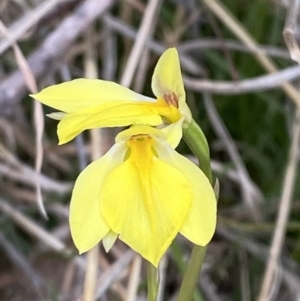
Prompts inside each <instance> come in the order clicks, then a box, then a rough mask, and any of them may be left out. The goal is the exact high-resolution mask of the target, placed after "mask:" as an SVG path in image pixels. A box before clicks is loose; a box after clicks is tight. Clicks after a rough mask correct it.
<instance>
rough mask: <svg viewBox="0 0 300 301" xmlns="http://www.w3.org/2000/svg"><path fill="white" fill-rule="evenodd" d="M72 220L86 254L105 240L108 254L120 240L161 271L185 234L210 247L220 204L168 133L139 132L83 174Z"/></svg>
mask: <svg viewBox="0 0 300 301" xmlns="http://www.w3.org/2000/svg"><path fill="white" fill-rule="evenodd" d="M70 214H71V217H70V224H71V232H72V236H73V239H74V242H75V244H76V246H77V248H78V249H79V251H80V252H84V251H87V250H88V249H90V248H92V247H93V246H94V245H95V244H97V243H98V242H99V241H100V240H103V242H104V246H105V248H106V249H107V250H108V249H110V248H111V246H112V244H113V243H114V241H115V239H116V238H117V236H118V237H119V239H121V240H122V241H124V242H125V243H126V244H128V245H129V246H130V247H131V248H132V249H134V250H135V251H137V252H139V253H140V254H141V255H142V256H143V257H144V258H146V259H147V260H148V261H150V262H151V263H152V264H153V265H155V266H157V265H158V262H159V260H160V258H161V257H162V255H163V254H164V253H165V251H166V250H167V248H168V247H169V246H170V244H171V243H172V241H173V239H174V238H175V237H176V235H177V233H179V232H180V233H182V234H183V235H184V236H185V237H187V238H188V239H189V240H191V241H192V242H194V243H196V244H198V245H206V244H207V243H208V242H209V241H210V239H211V237H212V235H213V233H214V230H215V224H216V200H215V196H214V192H213V189H212V188H211V186H210V184H209V182H208V180H207V178H206V177H205V175H204V174H203V173H202V172H201V170H200V169H199V168H197V167H196V166H195V165H194V164H193V163H191V162H190V161H188V160H187V159H185V158H184V157H182V156H181V155H179V154H178V153H177V152H176V151H175V150H174V149H173V148H172V147H171V146H170V145H169V144H168V143H167V141H166V137H165V135H164V133H163V132H161V131H160V130H157V129H154V128H151V127H148V126H134V127H132V128H130V129H128V130H125V131H123V132H121V133H120V134H119V135H118V136H117V137H116V144H115V145H114V147H113V148H112V149H111V150H109V151H108V153H107V154H106V155H105V156H103V157H102V158H100V159H99V160H97V161H95V162H93V163H91V164H90V165H89V166H88V167H87V168H86V169H85V170H84V171H83V172H82V173H81V174H80V176H79V177H78V179H77V181H76V183H75V187H74V191H73V195H72V200H71V212H70ZM86 236H88V238H87V237H86Z"/></svg>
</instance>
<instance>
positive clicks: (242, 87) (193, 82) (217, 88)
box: [183, 65, 300, 95]
mask: <svg viewBox="0 0 300 301" xmlns="http://www.w3.org/2000/svg"><path fill="white" fill-rule="evenodd" d="M299 77H300V66H298V65H297V66H293V67H290V68H287V69H284V70H282V71H279V72H276V73H271V74H268V75H264V76H259V77H256V78H253V79H246V80H241V81H236V82H233V81H213V80H206V79H200V80H199V79H192V78H190V77H187V76H184V78H183V80H184V83H185V86H186V87H187V88H189V89H192V90H194V91H199V92H204V91H205V92H209V93H213V94H222V95H237V94H244V93H249V92H260V91H266V90H271V89H275V88H280V87H281V86H282V84H284V83H286V82H288V81H292V80H295V79H297V78H299Z"/></svg>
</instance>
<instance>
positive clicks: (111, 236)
mask: <svg viewBox="0 0 300 301" xmlns="http://www.w3.org/2000/svg"><path fill="white" fill-rule="evenodd" d="M118 236H119V235H118V234H117V233H115V232H113V231H111V230H110V231H109V232H108V233H107V234H106V235H105V236H104V237H103V239H102V244H103V247H104V250H105V252H106V253H108V252H109V250H110V249H111V248H112V246H113V245H114V243H115V242H116V240H117V238H118Z"/></svg>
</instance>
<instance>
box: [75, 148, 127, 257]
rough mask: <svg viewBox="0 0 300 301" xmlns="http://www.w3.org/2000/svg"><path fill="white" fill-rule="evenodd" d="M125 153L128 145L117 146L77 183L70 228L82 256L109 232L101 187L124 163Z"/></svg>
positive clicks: (80, 176) (78, 179) (89, 169)
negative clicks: (104, 214) (118, 166)
mask: <svg viewBox="0 0 300 301" xmlns="http://www.w3.org/2000/svg"><path fill="white" fill-rule="evenodd" d="M125 151H126V148H125V147H124V143H123V144H121V143H120V144H116V145H114V146H113V147H112V148H111V149H110V150H109V151H108V152H107V153H106V155H104V156H103V157H101V158H100V159H98V160H96V161H94V162H93V163H91V164H90V165H88V166H87V167H86V168H85V169H84V170H83V171H82V172H81V173H80V175H79V176H78V178H77V180H76V182H75V186H74V189H73V193H72V199H71V204H70V228H71V235H72V238H73V241H74V243H75V246H76V247H77V249H78V250H79V252H80V253H83V252H86V251H88V250H90V249H91V248H92V247H94V246H95V245H96V244H97V243H98V242H99V241H100V240H101V239H102V238H103V237H104V236H105V235H107V233H108V232H109V227H108V225H107V223H106V222H105V220H104V219H103V217H102V215H101V211H100V193H101V187H102V184H103V181H104V178H105V176H106V175H107V173H108V172H109V171H110V170H111V169H113V168H114V167H116V166H117V165H119V164H120V163H121V162H122V161H123V158H124V155H125Z"/></svg>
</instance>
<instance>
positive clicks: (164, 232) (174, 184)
mask: <svg viewBox="0 0 300 301" xmlns="http://www.w3.org/2000/svg"><path fill="white" fill-rule="evenodd" d="M120 195H122V202H120ZM191 197H192V196H191V188H190V184H189V183H188V181H187V180H186V178H185V177H184V176H183V175H182V174H181V173H180V172H179V171H178V170H176V169H175V168H173V167H172V166H169V165H167V164H166V163H164V162H162V161H160V160H159V159H157V158H156V157H154V158H153V161H152V162H151V167H150V168H149V173H148V175H147V176H146V175H145V174H144V175H143V176H141V174H140V173H139V172H138V170H137V166H136V165H135V164H134V163H133V162H132V161H130V160H127V161H125V162H124V163H123V164H121V165H120V166H118V167H116V168H115V169H114V170H112V171H111V172H110V173H109V175H108V176H107V177H106V179H105V182H104V185H103V188H102V192H101V212H102V214H103V217H104V219H105V221H106V222H107V224H108V225H109V227H110V228H111V229H112V230H113V231H114V232H116V233H119V234H120V236H119V238H120V239H121V240H123V241H124V242H125V243H126V244H128V245H129V246H130V247H131V248H132V249H134V250H135V251H136V252H138V253H140V254H141V255H142V256H143V257H144V258H146V259H147V260H148V261H150V262H151V263H152V264H153V265H155V266H157V265H158V262H159V260H160V258H161V257H162V255H163V254H164V253H165V251H166V250H167V248H168V247H169V246H170V244H171V242H172V240H173V239H174V238H175V236H176V234H177V233H178V231H179V229H181V227H182V224H183V221H184V220H185V218H186V214H187V212H188V210H189V207H190V203H191Z"/></svg>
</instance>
